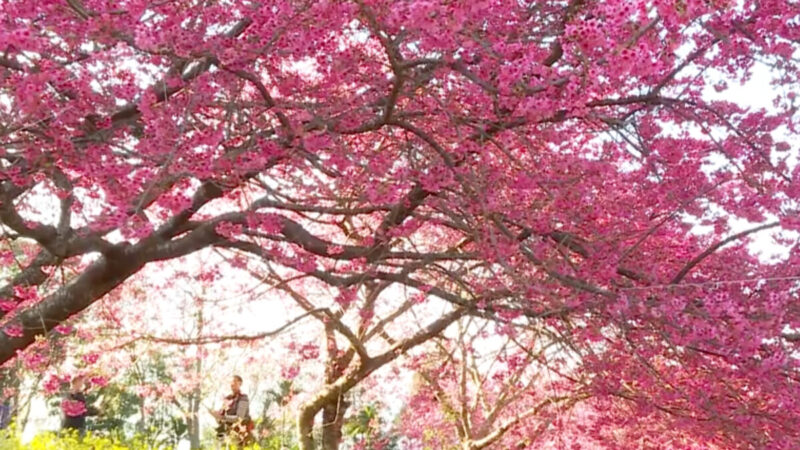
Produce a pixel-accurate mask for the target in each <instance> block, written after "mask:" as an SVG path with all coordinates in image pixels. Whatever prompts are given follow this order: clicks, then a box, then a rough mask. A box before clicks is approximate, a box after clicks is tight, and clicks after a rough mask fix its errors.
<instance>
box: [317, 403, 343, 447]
mask: <svg viewBox="0 0 800 450" xmlns="http://www.w3.org/2000/svg"><path fill="white" fill-rule="evenodd" d="M349 406H350V403H349V402H347V401H345V399H344V395H341V394H340V395H339V396H338V399H337V401H336V402H335V403H328V404H327V405H325V407H324V408H322V449H323V450H339V444H341V442H342V426H343V425H344V415H345V412H347V408H348V407H349Z"/></svg>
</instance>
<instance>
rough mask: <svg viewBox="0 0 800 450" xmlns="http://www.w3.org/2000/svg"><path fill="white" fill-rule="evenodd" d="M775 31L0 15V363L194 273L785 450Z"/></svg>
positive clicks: (787, 85) (786, 71)
mask: <svg viewBox="0 0 800 450" xmlns="http://www.w3.org/2000/svg"><path fill="white" fill-rule="evenodd" d="M797 6H798V5H797V4H796V2H794V1H791V0H768V1H758V2H756V1H752V0H744V1H741V2H730V1H725V0H713V1H709V0H677V1H672V0H669V1H666V0H654V1H635V2H630V1H617V0H614V1H604V2H597V1H592V0H567V1H538V2H524V1H507V2H506V1H500V0H482V1H454V2H443V1H442V2H437V1H410V0H409V1H402V2H395V1H379V0H356V1H337V2H334V1H302V0H282V1H277V2H269V3H253V2H247V1H229V2H209V3H204V2H194V1H180V2H160V1H153V0H126V1H122V2H114V3H109V2H105V1H102V0H83V1H82V0H68V1H66V2H26V1H14V0H12V1H6V2H4V3H3V4H2V5H1V6H0V11H2V15H1V17H2V21H3V26H2V28H0V29H2V31H0V36H2V39H0V42H2V43H3V49H2V54H0V70H1V72H0V74H2V75H0V76H1V77H2V81H0V83H2V84H0V144H1V145H0V149H1V150H0V151H1V152H2V153H1V154H0V159H2V163H0V221H2V228H3V252H2V258H3V262H4V264H6V265H11V266H14V267H15V268H16V270H17V273H16V274H15V275H13V276H11V277H9V278H8V279H7V283H6V284H5V285H4V286H2V287H0V297H2V299H3V300H2V303H0V311H2V313H1V314H2V318H0V330H2V332H0V361H8V360H10V359H12V358H14V357H15V355H17V354H18V352H19V351H20V350H23V349H25V348H27V347H29V346H31V345H32V344H34V342H36V339H37V337H38V336H42V335H44V334H47V333H49V332H51V331H52V330H54V329H55V328H56V327H58V326H59V324H61V323H62V322H64V321H65V320H67V319H68V318H69V317H71V316H72V315H74V314H77V313H79V312H81V311H83V310H84V309H86V308H87V307H88V306H89V305H91V304H93V303H94V302H97V301H98V300H100V299H102V298H103V297H104V296H106V295H107V294H108V293H109V292H112V291H114V290H115V289H119V288H121V286H124V285H125V283H126V282H127V281H128V280H129V279H130V278H131V277H133V276H134V275H135V274H137V273H138V272H140V271H141V270H142V269H143V268H145V267H146V266H148V265H151V266H152V265H153V264H155V263H157V262H159V261H165V260H172V259H176V258H181V257H185V256H187V255H192V254H195V253H196V252H198V251H200V250H203V249H207V248H210V247H213V248H216V249H221V250H225V251H230V252H235V253H236V257H237V258H241V259H240V261H243V260H244V258H245V256H250V257H253V256H255V257H258V258H260V259H262V260H266V261H269V262H270V263H271V264H274V265H277V266H280V267H281V268H282V269H281V270H283V271H285V274H284V273H283V272H281V274H282V276H284V275H285V276H288V277H297V278H296V279H297V280H301V281H302V282H308V283H322V284H324V285H325V286H328V287H330V288H332V289H337V290H340V291H341V295H342V296H343V298H342V299H343V301H347V299H348V298H353V297H352V296H353V295H354V292H355V293H357V292H359V291H363V289H365V288H366V289H372V288H371V287H370V286H373V287H374V286H383V285H389V286H394V287H398V288H399V287H405V288H407V289H408V290H409V291H408V292H410V294H409V297H412V296H415V295H422V297H423V301H426V302H427V301H429V299H431V298H438V299H441V300H444V301H446V302H449V303H450V304H451V305H452V306H451V309H450V310H449V312H445V313H443V314H442V315H441V316H439V317H435V318H433V320H432V321H431V322H430V325H431V327H429V328H428V331H430V333H427V332H426V333H423V334H421V335H420V339H422V340H427V339H429V338H431V337H433V336H434V335H436V334H437V333H438V332H440V331H442V330H443V329H444V328H445V326H446V323H447V322H448V321H454V320H455V319H456V318H458V317H461V316H468V315H473V316H481V317H488V318H492V319H499V320H501V321H502V320H506V321H508V320H522V321H527V322H530V323H541V324H543V325H540V326H547V327H549V329H551V330H553V332H557V333H558V335H559V336H561V339H562V340H563V341H564V342H565V343H568V344H569V345H570V346H572V347H573V352H574V353H575V354H576V355H580V357H579V364H580V366H581V370H583V371H585V373H586V377H587V378H588V379H590V383H589V386H590V388H591V393H592V395H593V398H600V399H606V400H607V401H609V402H612V403H613V404H615V405H616V404H620V405H628V406H626V408H630V405H634V406H635V408H634V409H633V410H629V409H628V410H626V409H624V408H621V409H614V408H607V409H606V410H604V411H621V412H620V414H622V412H624V411H627V412H626V414H637V415H639V416H642V417H647V418H648V419H649V420H651V421H652V423H655V424H658V426H660V427H665V428H670V427H676V426H679V427H680V428H681V429H682V430H683V431H684V432H685V433H689V434H691V435H697V436H705V437H709V439H713V440H715V441H716V442H720V443H726V444H728V445H744V446H746V445H751V446H756V447H763V446H766V445H771V446H773V447H791V445H792V443H793V442H796V441H797V439H798V435H797V433H798V432H797V430H798V429H800V427H798V426H797V423H798V420H800V416H798V414H800V408H798V407H797V400H796V399H797V398H798V394H800V392H799V391H800V389H798V381H797V380H798V374H797V369H798V361H797V359H796V358H795V357H794V356H793V354H794V353H795V352H796V347H797V345H798V341H800V340H798V339H797V336H796V335H795V334H794V332H793V330H795V329H797V328H798V326H800V321H799V320H798V318H799V314H798V313H799V312H800V311H799V310H798V308H797V301H796V287H797V286H796V281H795V280H796V279H797V276H798V274H797V272H796V267H797V263H798V257H799V256H798V255H799V254H800V253H798V252H797V251H796V250H797V238H796V234H792V232H793V231H794V232H796V231H798V229H800V221H799V220H798V218H797V217H798V214H797V213H798V211H797V208H798V203H797V200H798V196H799V195H800V181H799V180H800V173H798V172H800V168H798V165H797V156H796V155H797V152H798V149H797V147H796V145H795V146H794V147H793V142H794V141H793V139H792V138H794V137H796V134H797V128H796V127H797V114H796V104H795V102H796V98H795V92H796V91H797V88H798V77H799V76H800V75H798V74H800V70H798V67H797V66H798V41H799V40H800V26H798V17H797V15H798V14H797V11H798V8H797ZM757 70H764V71H766V73H767V74H768V75H767V79H768V83H769V86H768V87H767V86H764V89H765V92H766V94H765V95H769V96H772V97H773V98H771V99H770V100H773V101H772V103H771V104H769V105H768V107H751V106H748V105H747V104H746V103H745V102H744V101H743V100H742V99H736V98H732V97H731V95H730V94H731V92H733V90H732V87H733V86H736V85H738V84H741V83H745V82H747V81H748V80H750V79H751V77H752V76H753V74H754V73H755V72H756V71H757ZM741 222H746V223H748V224H749V225H748V226H747V227H746V228H744V229H739V228H736V229H734V228H733V227H732V225H733V224H736V223H741ZM696 226H700V227H701V229H705V230H709V231H708V232H705V233H700V232H697V231H696V230H697V228H696ZM768 232H770V233H772V235H773V236H774V238H775V239H777V240H778V242H779V243H780V244H782V245H785V246H786V247H787V248H788V250H789V252H788V255H789V256H787V257H785V258H783V259H779V260H775V261H764V260H761V259H759V258H757V257H756V256H754V255H753V254H752V253H751V252H750V251H749V248H748V246H747V243H748V239H750V238H751V237H752V236H754V235H756V233H761V234H762V235H764V234H765V233H768ZM23 247H24V248H25V251H24V252H23V255H22V256H18V253H19V252H18V251H17V249H20V248H23ZM411 292H413V293H411ZM403 301H404V299H401V300H399V302H400V303H402V302H403ZM333 324H335V322H333ZM332 326H333V325H332ZM413 342H414V343H416V341H413ZM356 353H358V355H357V356H358V357H359V358H358V360H359V361H360V368H357V369H353V370H351V371H348V372H346V373H345V374H344V377H345V379H347V380H351V381H352V382H355V381H356V380H357V379H358V378H359V377H360V375H358V374H359V373H363V374H364V375H366V374H368V373H369V372H370V371H371V370H370V369H364V368H365V367H366V368H369V367H371V364H374V363H375V362H376V358H378V359H377V361H380V360H381V359H380V357H375V356H372V355H371V354H369V353H363V354H362V353H361V352H356ZM386 357H389V355H387V356H386ZM364 370H366V372H364ZM348 384H349V382H347V383H344V384H343V385H342V386H341V387H344V386H345V385H348ZM337 389H338V387H337ZM326 392H327V394H326V395H323V396H321V397H320V400H319V401H316V402H312V404H313V405H312V406H314V407H313V408H310V409H309V411H312V410H313V411H315V412H318V411H319V410H320V408H323V406H324V404H326V402H327V400H328V397H329V395H328V394H330V395H332V396H334V397H335V396H336V395H338V394H336V392H335V389H334V390H332V391H326ZM624 418H625V416H622V415H617V416H612V417H609V420H608V421H606V422H605V423H606V424H608V425H609V426H613V424H614V423H615V421H616V422H619V421H621V420H624ZM600 432H601V430H598V433H600ZM743 443H744V444H743Z"/></svg>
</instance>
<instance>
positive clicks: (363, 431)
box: [342, 404, 398, 450]
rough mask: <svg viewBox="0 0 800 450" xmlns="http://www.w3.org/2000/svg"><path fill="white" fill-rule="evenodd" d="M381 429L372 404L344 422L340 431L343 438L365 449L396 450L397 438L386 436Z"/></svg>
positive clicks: (376, 408) (380, 421)
mask: <svg viewBox="0 0 800 450" xmlns="http://www.w3.org/2000/svg"><path fill="white" fill-rule="evenodd" d="M383 428H384V427H383V420H382V419H381V417H380V412H379V410H378V407H377V406H376V405H374V404H367V405H365V406H364V407H363V408H361V409H360V410H359V411H358V412H357V413H356V414H354V415H352V416H350V417H349V418H348V419H347V420H345V422H344V426H343V429H342V431H343V432H344V435H345V436H347V437H349V438H350V439H352V440H353V441H354V442H359V443H361V444H362V445H364V448H366V449H371V448H373V447H374V446H377V447H380V448H381V449H384V450H392V449H396V448H398V447H397V445H398V443H397V441H398V436H392V435H390V434H387V433H386V432H385V430H384V429H383Z"/></svg>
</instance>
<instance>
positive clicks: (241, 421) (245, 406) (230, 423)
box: [211, 375, 253, 447]
mask: <svg viewBox="0 0 800 450" xmlns="http://www.w3.org/2000/svg"><path fill="white" fill-rule="evenodd" d="M211 414H212V415H213V416H214V418H215V419H216V420H217V422H218V423H219V426H218V427H217V438H218V439H219V440H220V441H221V442H226V441H227V442H230V443H232V444H234V445H235V446H237V447H238V446H242V445H246V444H248V443H249V442H250V441H251V439H252V435H251V431H252V425H253V422H252V420H251V419H250V399H249V398H247V394H244V393H242V377H240V376H239V375H234V376H233V378H232V379H231V393H230V394H228V395H227V396H225V403H224V407H223V408H222V410H220V411H218V412H217V411H211Z"/></svg>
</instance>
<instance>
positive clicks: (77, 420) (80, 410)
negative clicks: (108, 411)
mask: <svg viewBox="0 0 800 450" xmlns="http://www.w3.org/2000/svg"><path fill="white" fill-rule="evenodd" d="M85 391H86V378H85V377H84V376H82V375H78V376H76V377H75V378H73V379H72V383H71V385H70V390H69V392H68V393H67V395H66V396H65V397H64V400H63V401H62V402H61V409H62V412H63V413H64V414H63V420H62V421H61V429H62V430H64V431H69V430H75V431H77V432H78V435H80V436H83V435H84V434H86V417H87V416H95V415H97V413H98V411H97V409H95V408H94V407H92V406H90V405H87V404H86V393H85Z"/></svg>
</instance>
